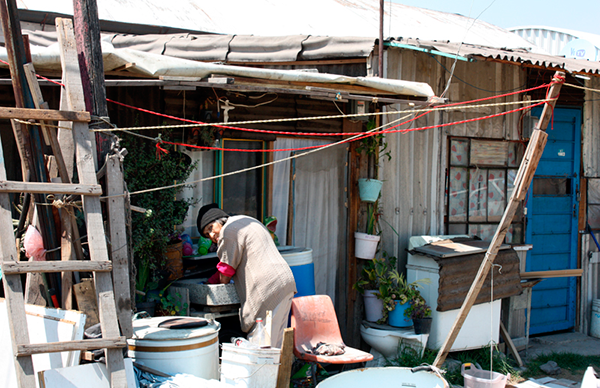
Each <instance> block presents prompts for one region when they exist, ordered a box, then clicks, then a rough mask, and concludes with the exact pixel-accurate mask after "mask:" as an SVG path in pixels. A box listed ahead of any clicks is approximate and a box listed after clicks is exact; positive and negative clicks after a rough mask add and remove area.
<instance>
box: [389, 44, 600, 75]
mask: <svg viewBox="0 0 600 388" xmlns="http://www.w3.org/2000/svg"><path fill="white" fill-rule="evenodd" d="M399 43H402V44H403V45H406V46H403V47H407V46H413V47H415V48H418V49H422V48H430V49H431V50H437V51H440V52H443V53H446V54H451V55H456V54H457V53H458V54H459V55H460V56H462V57H467V58H474V59H477V57H483V58H490V59H494V60H500V61H508V62H514V63H520V64H524V65H532V66H536V67H542V68H549V69H562V70H565V71H566V72H568V73H588V74H596V75H600V62H594V61H587V60H583V59H572V58H564V57H559V56H556V55H546V54H536V53H531V52H529V51H527V50H522V49H512V50H510V49H499V48H493V47H485V46H476V45H472V44H462V45H460V44H457V43H451V42H447V41H445V42H440V41H423V40H419V39H402V40H400V41H399Z"/></svg>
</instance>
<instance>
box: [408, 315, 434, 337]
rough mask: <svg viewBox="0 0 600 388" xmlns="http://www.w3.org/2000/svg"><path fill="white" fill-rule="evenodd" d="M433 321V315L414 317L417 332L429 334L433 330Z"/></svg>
mask: <svg viewBox="0 0 600 388" xmlns="http://www.w3.org/2000/svg"><path fill="white" fill-rule="evenodd" d="M432 321H433V319H431V317H428V318H415V319H413V324H414V327H415V334H429V333H430V332H431V322H432Z"/></svg>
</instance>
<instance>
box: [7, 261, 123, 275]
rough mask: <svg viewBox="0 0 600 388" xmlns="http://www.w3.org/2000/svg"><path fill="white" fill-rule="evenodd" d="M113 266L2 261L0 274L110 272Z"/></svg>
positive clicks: (104, 264)
mask: <svg viewBox="0 0 600 388" xmlns="http://www.w3.org/2000/svg"><path fill="white" fill-rule="evenodd" d="M112 269H113V266H112V263H111V262H110V261H107V262H103V261H89V260H86V261H80V260H72V261H19V262H13V261H3V262H2V272H3V273H6V274H11V275H12V274H20V273H30V272H63V271H80V272H90V271H97V272H110V271H112Z"/></svg>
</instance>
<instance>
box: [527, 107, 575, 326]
mask: <svg viewBox="0 0 600 388" xmlns="http://www.w3.org/2000/svg"><path fill="white" fill-rule="evenodd" d="M533 114H534V115H537V116H539V115H540V114H541V110H538V111H537V112H535V111H534V112H533ZM553 128H554V129H552V122H551V124H549V125H548V128H547V129H546V132H547V133H548V142H547V143H546V148H545V149H544V153H543V154H542V158H541V160H540V163H539V165H538V168H537V170H536V172H535V176H534V178H533V182H532V184H531V187H530V190H529V193H528V197H527V234H526V242H527V243H528V244H533V249H532V250H531V251H529V254H528V255H527V263H526V268H527V271H548V270H559V269H573V268H577V220H578V213H579V195H578V194H579V165H580V150H581V110H580V109H577V108H556V109H555V110H554V125H553ZM575 301H576V279H575V278H573V277H571V278H552V279H544V280H543V281H542V282H540V283H539V284H538V285H536V286H535V287H534V288H533V295H532V301H531V326H530V334H539V333H548V332H553V331H559V330H565V329H570V328H572V327H574V326H575Z"/></svg>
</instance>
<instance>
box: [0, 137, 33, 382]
mask: <svg viewBox="0 0 600 388" xmlns="http://www.w3.org/2000/svg"><path fill="white" fill-rule="evenodd" d="M0 179H6V169H5V167H4V152H3V149H2V144H1V141H0ZM0 225H2V227H0V252H1V254H2V257H3V258H4V259H5V260H11V261H13V262H17V261H19V254H18V253H17V248H16V246H15V236H14V234H13V232H12V215H11V208H10V199H9V198H8V194H6V193H0ZM2 280H3V281H2V283H3V286H4V295H5V297H6V308H7V312H8V316H9V317H10V319H9V320H8V324H9V328H10V333H11V337H12V348H13V353H16V351H17V344H22V345H27V344H29V333H28V331H27V320H26V317H25V300H24V299H23V286H22V284H21V275H9V274H5V275H3V279H2ZM14 362H15V370H16V374H17V382H18V383H19V386H20V387H21V388H35V386H36V384H35V376H34V374H33V361H32V359H31V357H16V358H15V360H14Z"/></svg>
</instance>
